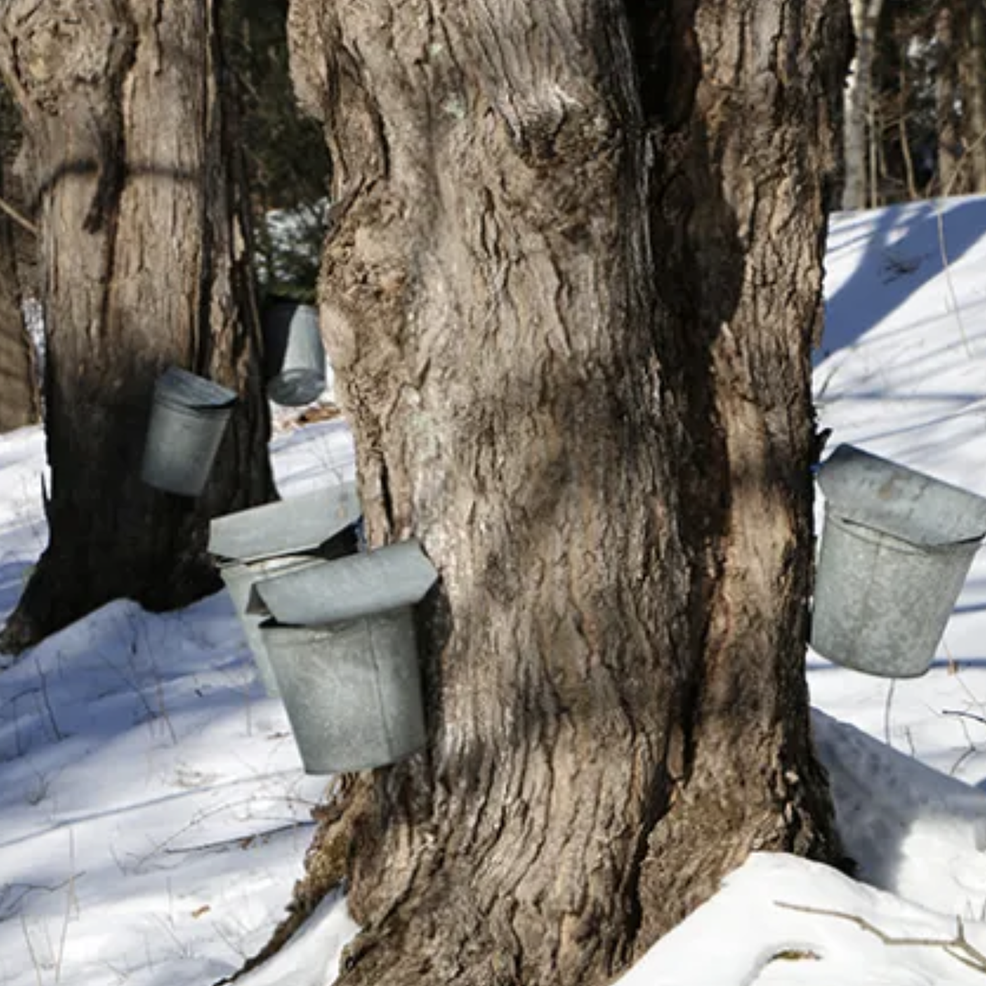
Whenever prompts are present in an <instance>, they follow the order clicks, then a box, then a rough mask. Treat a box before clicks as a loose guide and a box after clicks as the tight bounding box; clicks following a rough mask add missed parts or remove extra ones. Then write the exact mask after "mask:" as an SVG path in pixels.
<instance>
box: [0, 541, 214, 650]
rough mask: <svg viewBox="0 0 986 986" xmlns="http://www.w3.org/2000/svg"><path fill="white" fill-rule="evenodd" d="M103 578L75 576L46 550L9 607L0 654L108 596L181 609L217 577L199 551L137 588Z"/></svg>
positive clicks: (31, 642)
mask: <svg viewBox="0 0 986 986" xmlns="http://www.w3.org/2000/svg"><path fill="white" fill-rule="evenodd" d="M106 575H107V578H106V579H104V580H102V581H101V580H98V579H95V578H94V579H90V580H87V579H80V578H79V577H78V573H77V572H76V571H75V570H74V569H73V567H72V566H71V565H70V564H69V563H67V562H66V561H65V560H59V559H56V558H54V557H53V556H52V553H51V550H50V549H48V550H47V551H45V553H44V554H43V555H42V556H41V558H40V560H39V561H38V564H37V566H36V567H35V569H34V571H33V572H32V573H31V578H30V579H29V581H28V583H27V585H26V586H25V587H24V592H23V593H22V595H21V598H20V600H19V601H18V603H17V606H16V608H15V609H14V612H13V613H12V614H11V615H10V617H9V618H8V619H7V623H6V625H5V626H4V628H3V630H2V631H0V654H12V655H15V656H16V655H19V654H22V653H23V652H24V651H26V650H28V649H29V648H31V647H34V646H35V645H37V644H39V643H40V642H41V641H42V640H44V639H45V638H46V637H49V636H50V635H51V634H53V633H57V632H58V631H59V630H63V629H64V628H65V627H67V626H69V624H71V623H74V622H75V621H76V620H79V619H82V617H84V616H86V615H88V614H89V613H91V612H93V611H94V610H96V609H98V608H99V607H100V606H104V605H106V603H108V602H112V601H113V600H114V599H133V600H134V601H135V602H137V603H139V604H140V605H141V606H143V607H144V608H145V609H147V610H149V611H150V612H152V613H162V612H167V611H169V610H174V609H181V608H182V607H184V606H188V605H190V604H191V603H194V602H197V601H198V600H199V599H203V598H204V597H205V596H210V595H212V594H213V593H215V592H218V591H219V590H220V589H221V588H222V579H220V577H219V574H218V573H217V572H216V570H215V568H214V566H213V565H212V564H211V562H210V561H209V560H208V559H207V558H206V557H204V556H199V557H197V558H191V557H190V558H185V559H182V560H181V561H180V562H179V563H178V564H177V565H176V566H175V570H174V572H173V573H172V574H171V575H170V576H168V577H165V578H161V576H160V575H158V576H157V577H155V578H152V579H150V580H148V582H147V584H146V585H145V586H143V587H141V586H139V585H135V584H134V580H130V583H129V584H128V585H124V584H122V583H121V582H120V581H119V580H114V579H112V578H111V577H110V575H109V573H106Z"/></svg>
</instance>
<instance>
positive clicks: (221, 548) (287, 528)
mask: <svg viewBox="0 0 986 986" xmlns="http://www.w3.org/2000/svg"><path fill="white" fill-rule="evenodd" d="M360 513H361V510H360V504H359V496H358V494H357V490H356V484H355V483H342V484H340V485H339V486H331V487H327V488H325V489H320V490H315V491H313V492H311V493H305V494H303V495H302V496H296V497H292V498H291V499H288V500H279V501H277V502H276V503H266V504H264V505H263V506H260V507H253V508H251V509H250V510H241V511H239V512H238V513H235V514H227V515H226V516H225V517H216V518H215V519H214V520H213V521H212V523H211V524H210V526H209V551H210V552H211V554H212V555H213V557H214V558H215V560H216V563H217V564H218V565H219V574H220V575H221V576H222V579H223V582H224V583H225V585H226V589H227V590H228V591H229V595H230V598H231V599H232V600H233V605H234V606H235V607H236V615H237V616H238V617H239V620H240V625H241V626H242V628H243V633H244V635H245V637H246V639H247V643H248V644H249V645H250V650H251V652H252V653H253V657H254V661H255V662H256V664H257V670H258V672H259V674H260V679H261V681H262V682H263V685H264V690H265V691H266V692H267V694H268V695H271V696H276V695H277V694H278V688H277V679H276V678H275V677H274V672H273V670H272V669H271V666H270V659H269V657H268V656H267V650H266V647H265V646H264V641H263V638H262V636H261V634H260V624H261V622H262V621H263V617H262V616H259V615H257V614H255V613H248V612H247V604H248V602H249V599H250V591H251V589H252V587H253V584H254V582H256V581H257V580H258V579H264V578H268V577H270V576H273V575H275V574H284V573H286V572H290V571H294V570H296V569H300V568H305V567H307V566H311V565H316V564H321V563H323V562H324V561H325V560H326V559H329V558H339V557H342V556H343V555H346V554H350V553H351V552H353V551H355V541H356V538H355V533H354V532H351V536H350V537H349V538H346V537H345V536H344V534H345V532H346V531H347V529H349V528H351V527H352V525H354V524H355V523H356V521H357V520H358V519H359V516H360Z"/></svg>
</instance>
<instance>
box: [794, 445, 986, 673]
mask: <svg viewBox="0 0 986 986" xmlns="http://www.w3.org/2000/svg"><path fill="white" fill-rule="evenodd" d="M818 483H819V486H821V488H822V491H823V492H824V494H825V498H826V503H825V526H824V530H823V532H822V539H821V548H820V550H819V556H818V568H817V573H816V578H815V594H814V604H813V609H812V622H811V646H812V647H813V648H814V649H815V650H816V651H817V652H818V653H819V654H821V655H823V656H824V657H827V658H828V659H829V660H831V661H834V662H836V663H838V664H842V665H845V666H846V667H850V668H855V669H856V670H859V671H865V672H867V673H868V674H875V675H881V676H883V677H890V678H913V677H916V676H918V675H921V674H924V672H925V671H927V670H928V667H929V666H930V664H931V661H932V659H933V658H934V655H935V650H936V648H937V646H938V641H939V640H940V639H941V636H942V633H943V632H944V630H945V625H946V623H947V622H948V618H949V616H950V615H951V612H952V609H953V608H954V606H955V602H956V600H957V599H958V596H959V593H960V592H961V591H962V585H963V583H964V582H965V579H966V575H967V574H968V572H969V567H970V566H971V564H972V560H973V558H974V557H975V554H976V551H977V549H978V548H979V544H980V541H981V540H982V538H983V536H984V535H986V499H983V498H982V497H979V496H976V495H975V494H972V493H969V492H967V491H966V490H962V489H959V488H958V487H955V486H951V485H949V484H948V483H943V482H941V481H939V480H936V479H933V478H932V477H930V476H927V475H924V474H923V473H919V472H915V471H913V470H911V469H907V468H905V467H904V466H900V465H897V464H895V463H893V462H889V461H887V460H886V459H881V458H879V457H878V456H875V455H870V454H869V453H867V452H863V451H862V450H861V449H858V448H854V447H853V446H851V445H840V446H839V447H838V448H837V449H836V450H835V452H833V454H832V455H831V456H830V457H829V458H828V459H827V460H826V462H825V463H824V465H822V466H821V468H820V469H819V472H818Z"/></svg>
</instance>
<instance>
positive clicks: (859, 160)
mask: <svg viewBox="0 0 986 986" xmlns="http://www.w3.org/2000/svg"><path fill="white" fill-rule="evenodd" d="M850 9H851V11H852V23H853V30H854V32H855V35H856V53H855V55H854V57H853V60H852V64H851V66H850V69H849V76H848V78H847V79H846V91H845V106H846V109H845V118H844V127H845V168H846V176H845V185H844V186H843V189H842V208H843V209H865V208H866V207H867V206H869V205H873V204H874V203H873V202H872V200H871V195H870V193H871V192H872V190H873V188H874V184H875V180H876V172H875V169H873V168H872V166H871V164H870V148H871V145H872V142H873V141H874V140H875V139H876V137H875V135H873V134H871V133H870V127H871V123H872V121H871V117H872V113H873V58H874V54H875V49H876V31H877V25H878V24H879V21H880V11H881V10H882V9H883V0H851V3H850Z"/></svg>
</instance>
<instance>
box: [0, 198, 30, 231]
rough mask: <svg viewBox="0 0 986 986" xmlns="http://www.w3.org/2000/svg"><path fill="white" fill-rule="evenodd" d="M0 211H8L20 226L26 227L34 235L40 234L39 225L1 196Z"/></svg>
mask: <svg viewBox="0 0 986 986" xmlns="http://www.w3.org/2000/svg"><path fill="white" fill-rule="evenodd" d="M0 211H2V212H6V213H7V215H8V216H10V218H11V219H13V220H14V222H15V223H17V225H18V226H20V227H22V228H23V229H26V230H27V231H28V232H29V233H30V234H31V235H32V236H37V235H38V227H37V226H35V225H34V223H32V222H31V220H30V219H28V218H27V216H25V215H24V214H23V213H22V212H20V211H19V210H18V209H15V208H14V207H13V206H12V205H11V204H10V203H9V202H7V201H6V200H5V199H3V198H0Z"/></svg>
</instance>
